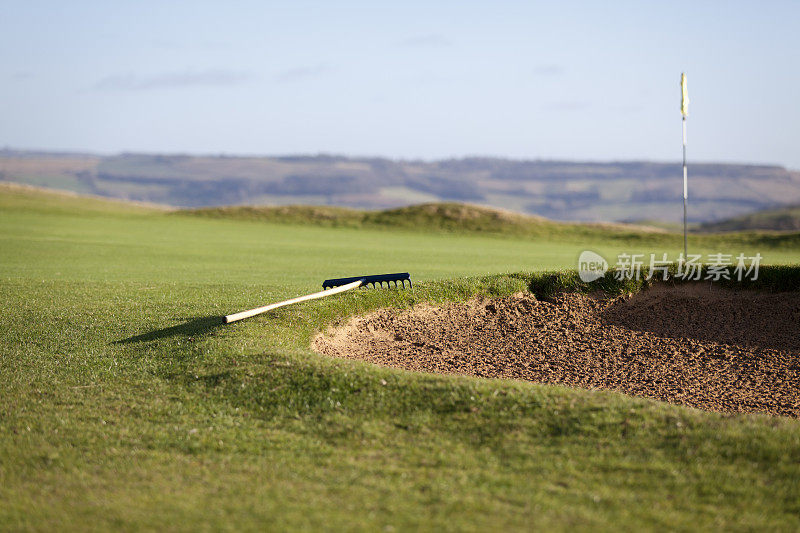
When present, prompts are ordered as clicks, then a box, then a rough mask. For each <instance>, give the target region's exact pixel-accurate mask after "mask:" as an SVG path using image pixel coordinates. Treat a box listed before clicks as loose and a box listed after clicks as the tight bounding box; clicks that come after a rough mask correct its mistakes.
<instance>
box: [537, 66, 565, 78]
mask: <svg viewBox="0 0 800 533" xmlns="http://www.w3.org/2000/svg"><path fill="white" fill-rule="evenodd" d="M533 73H534V74H536V75H537V76H558V75H559V74H563V73H564V69H563V68H562V67H561V66H560V65H539V66H537V67H535V68H534V69H533Z"/></svg>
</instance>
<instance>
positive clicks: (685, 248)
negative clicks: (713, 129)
mask: <svg viewBox="0 0 800 533" xmlns="http://www.w3.org/2000/svg"><path fill="white" fill-rule="evenodd" d="M682 122H683V257H684V258H686V259H688V258H689V254H688V246H687V241H686V202H687V201H688V199H689V180H688V176H687V172H686V116H685V115H684V117H683V121H682Z"/></svg>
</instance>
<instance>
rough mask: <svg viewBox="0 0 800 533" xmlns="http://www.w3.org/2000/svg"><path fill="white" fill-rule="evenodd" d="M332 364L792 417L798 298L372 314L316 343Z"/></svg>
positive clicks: (671, 290)
mask: <svg viewBox="0 0 800 533" xmlns="http://www.w3.org/2000/svg"><path fill="white" fill-rule="evenodd" d="M313 347H314V349H315V350H317V351H318V352H320V353H323V354H327V355H330V356H334V357H345V358H351V359H360V360H364V361H369V362H372V363H377V364H381V365H389V366H394V367H399V368H404V369H406V370H416V371H423V372H440V373H455V374H468V375H473V376H480V377H487V378H507V379H521V380H526V381H533V382H538V383H558V384H562V385H568V386H573V387H582V388H599V389H611V390H616V391H620V392H624V393H626V394H631V395H635V396H644V397H647V398H653V399H657V400H663V401H667V402H672V403H679V404H684V405H690V406H693V407H699V408H701V409H708V410H713V411H732V412H767V413H772V414H776V415H784V416H792V417H798V416H800V294H798V293H779V294H767V293H758V292H749V291H748V292H745V291H742V292H733V291H726V290H721V289H713V290H712V289H710V288H709V286H708V285H701V284H698V285H682V286H678V287H668V286H656V287H654V288H652V289H650V290H648V291H645V292H642V293H640V294H637V295H635V296H633V297H630V298H616V299H611V298H607V297H602V296H586V295H581V294H562V295H560V296H558V297H556V298H554V299H553V300H552V301H547V302H545V301H539V300H537V299H536V298H535V297H534V296H533V295H531V294H516V295H513V296H510V297H507V298H499V299H493V300H489V299H475V300H471V301H469V302H466V303H460V304H448V305H443V306H441V307H433V306H418V307H416V308H414V309H413V310H411V311H398V310H390V309H383V310H380V311H377V312H374V313H372V314H369V315H367V316H363V317H357V318H354V319H352V320H351V321H350V322H349V323H348V324H347V325H346V326H344V327H341V328H338V329H335V330H331V331H329V332H327V333H325V334H322V335H318V336H317V337H316V338H315V339H314V342H313Z"/></svg>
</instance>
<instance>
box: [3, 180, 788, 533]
mask: <svg viewBox="0 0 800 533" xmlns="http://www.w3.org/2000/svg"><path fill="white" fill-rule="evenodd" d="M594 244H595V245H596V246H595V248H597V249H602V250H605V251H607V252H609V253H610V252H613V251H614V250H615V249H616V248H615V247H618V243H614V242H612V241H609V242H605V243H602V242H594ZM581 246H582V244H580V243H569V242H558V243H553V242H548V241H544V240H541V239H540V240H531V239H512V238H509V239H499V240H498V239H492V238H489V237H487V236H475V235H442V234H415V233H411V232H403V231H399V232H396V231H385V230H384V231H381V230H360V231H356V230H348V229H341V228H339V229H336V228H318V227H308V226H305V227H303V226H285V225H284V226H276V225H271V224H255V223H247V222H240V221H218V220H203V219H197V218H192V217H174V216H171V215H166V214H163V213H159V212H156V211H149V210H146V209H141V208H134V207H131V208H126V209H125V210H122V211H121V210H120V207H119V206H118V205H114V204H107V203H103V202H99V201H95V200H87V199H75V198H61V197H51V196H42V195H41V194H40V193H28V194H22V193H19V194H13V195H12V194H5V193H3V194H0V247H1V249H2V250H3V254H2V256H0V283H2V289H1V290H0V300H2V307H3V314H2V318H0V322H1V323H0V382H2V383H3V386H2V388H0V502H2V505H0V528H4V529H6V528H9V527H11V528H15V529H18V528H32V529H54V528H56V527H64V526H66V527H69V528H71V529H78V528H80V529H107V528H110V527H115V528H123V529H137V528H141V527H162V528H163V527H165V526H166V525H170V526H171V527H172V528H185V529H195V528H209V527H210V528H216V529H239V528H242V527H247V528H257V527H259V528H260V527H264V526H273V527H281V528H312V527H313V528H317V529H319V528H342V527H345V526H349V527H350V528H356V529H360V528H365V529H375V528H377V527H384V526H394V527H400V528H409V527H418V526H424V527H426V528H430V529H433V528H434V527H448V528H473V529H488V528H490V527H491V528H498V527H504V526H508V527H513V528H516V529H523V528H525V529H528V528H530V527H532V526H539V527H549V526H554V527H557V528H560V529H567V528H570V529H571V528H574V527H579V528H590V527H601V528H605V529H610V528H613V527H618V525H619V524H620V523H626V524H631V527H636V526H640V527H641V526H643V527H648V528H662V529H663V528H666V527H670V528H684V529H688V528H692V529H696V528H699V527H729V526H734V525H737V526H740V527H752V528H756V527H758V528H760V527H777V528H783V529H796V528H798V527H800V520H798V515H799V514H800V506H799V505H798V501H800V486H799V485H798V481H797V480H798V478H800V467H798V465H799V464H800V422H798V421H795V420H788V419H776V418H768V417H765V416H728V415H719V414H713V413H705V412H700V411H695V410H691V409H685V408H680V407H676V406H670V405H666V404H660V403H656V402H651V401H646V400H639V399H633V398H628V397H625V396H621V395H618V394H613V393H598V392H589V391H577V390H569V389H565V388H560V387H550V386H536V385H531V384H523V383H514V382H511V383H509V382H501V381H490V380H476V379H468V378H460V377H444V376H425V375H416V374H411V373H405V372H399V371H395V370H389V369H383V368H377V367H374V366H370V365H366V364H361V363H357V362H351V361H333V360H328V359H325V358H322V357H320V356H317V355H315V354H313V353H311V352H310V351H309V349H308V342H309V337H310V335H311V334H312V333H313V332H314V331H316V330H318V329H320V328H322V327H324V325H326V324H329V323H331V322H332V321H337V320H341V319H342V318H343V317H345V316H347V315H349V314H352V313H357V312H360V311H364V310H367V309H372V308H375V307H378V306H385V305H403V306H404V305H411V304H413V303H414V302H416V301H423V300H443V299H457V298H465V297H467V296H469V295H471V294H475V293H477V292H483V293H490V294H505V293H509V292H512V291H517V290H524V288H525V287H526V286H527V285H528V284H529V283H530V281H531V276H530V275H505V276H497V275H492V276H488V277H487V278H485V279H478V278H463V277H460V276H466V275H475V274H489V273H498V272H504V271H518V270H538V269H545V268H562V267H571V266H572V263H573V262H574V259H575V256H576V255H577V251H579V250H580V249H581ZM770 253H772V254H773V255H774V256H773V257H771V259H772V260H774V261H783V262H788V261H794V262H797V261H798V258H799V257H800V253H798V250H797V249H784V250H774V251H772V252H770ZM405 268H408V269H409V270H410V271H411V272H412V274H413V275H414V278H415V280H416V281H417V285H416V287H417V288H415V290H414V291H360V292H357V293H353V294H347V295H342V296H341V297H337V298H333V299H331V300H329V301H326V300H322V301H317V302H313V303H310V304H308V305H305V304H304V305H302V306H297V307H293V308H287V309H283V310H280V311H279V312H276V313H275V314H272V315H269V316H261V317H258V318H255V319H252V320H249V321H245V322H242V323H238V324H235V325H232V326H221V325H220V324H219V321H218V315H220V314H223V313H225V312H230V311H234V310H240V309H245V308H248V307H250V306H253V305H257V304H260V303H263V302H268V301H271V300H275V299H279V298H283V297H288V296H291V295H295V294H300V293H304V292H306V291H311V290H315V289H316V287H317V285H318V283H319V282H320V281H321V280H322V279H323V278H324V277H327V276H329V275H338V274H348V273H352V272H354V271H357V272H372V271H375V272H379V271H394V270H400V269H405ZM454 276H455V277H457V279H454V280H450V281H447V280H441V279H442V278H452V277H454ZM433 279H440V281H423V280H433Z"/></svg>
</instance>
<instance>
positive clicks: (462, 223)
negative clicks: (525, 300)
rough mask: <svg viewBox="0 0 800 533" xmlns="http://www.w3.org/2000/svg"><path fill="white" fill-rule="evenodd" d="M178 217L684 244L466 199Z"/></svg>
mask: <svg viewBox="0 0 800 533" xmlns="http://www.w3.org/2000/svg"><path fill="white" fill-rule="evenodd" d="M174 214H176V215H178V216H186V215H189V216H197V217H202V218H210V219H223V220H243V221H251V222H267V223H270V224H290V225H303V226H306V225H310V226H318V227H326V228H351V229H389V230H398V229H405V230H411V231H420V230H425V231H427V232H437V233H447V234H470V235H491V236H492V237H498V236H503V237H512V238H515V239H519V238H528V239H535V240H539V241H549V242H559V241H570V242H581V243H598V242H599V243H609V244H613V245H614V246H616V247H619V246H620V245H625V246H633V247H642V246H646V247H653V246H658V247H660V248H664V249H672V248H682V246H683V234H682V232H675V231H666V230H662V229H659V228H656V227H653V226H638V225H630V224H593V223H569V222H556V221H552V220H547V219H545V218H541V217H536V216H530V215H523V214H519V213H513V212H510V211H504V210H498V209H494V208H490V207H482V206H476V205H470V204H460V203H432V204H420V205H413V206H409V207H401V208H397V209H387V210H382V211H363V210H357V209H349V208H344V207H330V206H296V205H290V206H279V207H250V206H230V207H208V208H200V209H186V210H180V211H175V212H174ZM691 240H692V245H693V247H700V248H702V249H712V248H717V249H720V250H721V249H722V248H721V247H729V246H737V247H749V248H752V247H758V248H770V249H781V248H785V247H791V248H800V232H796V233H784V234H774V233H767V232H757V231H744V232H738V233H727V234H725V235H709V234H699V235H692V237H691Z"/></svg>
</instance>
